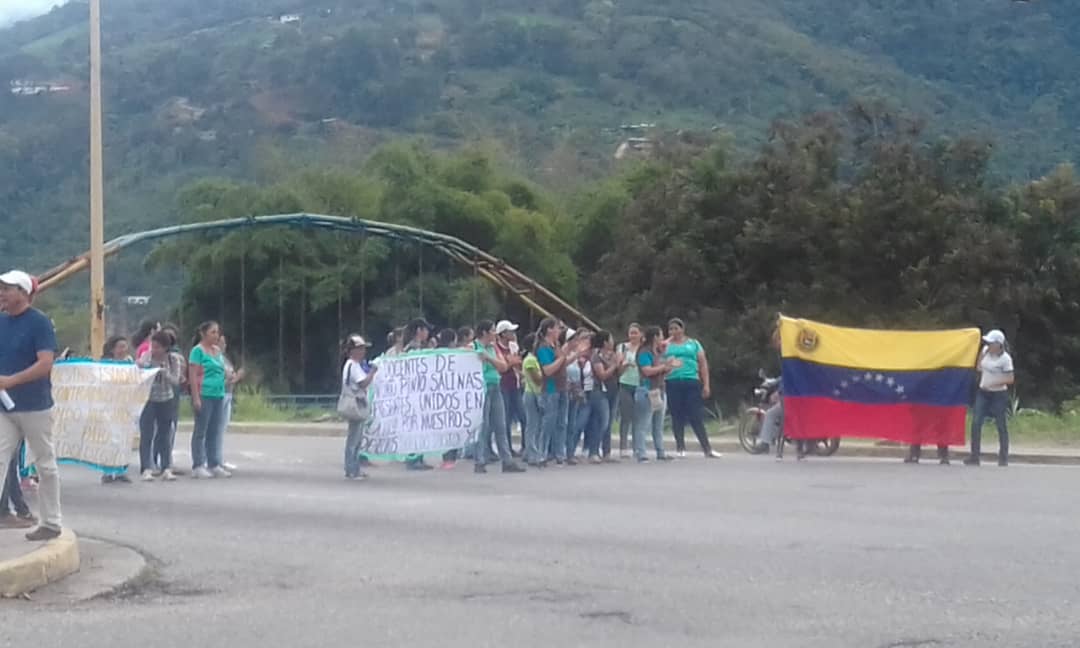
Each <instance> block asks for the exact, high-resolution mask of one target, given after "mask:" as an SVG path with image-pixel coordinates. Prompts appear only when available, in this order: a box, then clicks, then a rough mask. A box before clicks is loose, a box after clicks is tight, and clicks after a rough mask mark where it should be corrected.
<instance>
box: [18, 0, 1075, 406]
mask: <svg viewBox="0 0 1080 648" xmlns="http://www.w3.org/2000/svg"><path fill="white" fill-rule="evenodd" d="M105 4H106V6H105V15H104V25H103V31H104V42H105V69H106V75H105V81H106V83H105V94H106V142H107V148H106V172H107V178H108V186H107V192H106V193H107V211H108V216H107V230H108V233H109V235H110V236H111V235H116V234H121V233H124V232H128V231H133V230H137V229H144V228H146V227H152V226H157V225H164V224H167V223H171V222H176V221H184V220H190V219H210V218H221V217H231V216H237V215H242V214H254V213H278V212H288V211H297V210H308V211H315V212H329V213H334V214H340V215H362V216H367V217H371V218H376V219H380V220H389V221H393V222H401V223H411V224H416V225H419V226H423V227H428V228H431V229H436V230H439V231H446V232H449V233H454V234H457V235H459V236H461V237H462V238H465V239H466V240H468V241H470V242H472V243H474V244H476V245H479V246H480V247H483V248H485V249H490V250H493V251H494V252H495V253H497V254H501V255H503V256H505V257H506V258H507V259H508V260H510V261H511V262H512V263H514V264H515V265H516V266H518V267H520V268H522V269H523V270H525V271H527V272H530V273H532V274H534V275H535V276H537V278H539V279H541V280H542V281H544V282H545V283H548V284H549V285H551V286H552V287H553V288H555V289H557V290H560V291H562V292H564V294H566V295H567V296H569V297H570V298H571V299H574V298H575V297H576V298H577V299H578V302H579V303H580V304H581V305H582V306H583V308H585V310H586V311H588V312H589V313H590V314H592V315H594V316H595V317H597V318H599V319H601V320H602V321H604V322H606V323H608V324H610V325H613V326H622V325H623V324H625V322H626V321H628V320H629V319H646V320H658V319H662V318H664V317H667V316H669V315H672V314H680V315H684V316H686V317H688V318H689V319H690V320H691V322H692V323H693V326H694V327H695V330H696V334H697V335H699V336H701V337H702V338H703V339H704V340H705V341H706V342H707V344H708V346H709V349H710V352H711V353H712V356H713V364H714V367H715V370H716V372H717V384H718V385H720V386H723V388H724V389H725V390H726V393H725V394H724V396H727V397H731V396H733V395H734V394H735V392H736V390H738V389H739V388H741V387H742V386H743V385H744V383H745V382H746V381H747V380H748V379H749V377H750V376H751V375H752V373H753V371H754V370H756V368H757V365H758V364H760V363H762V362H763V361H765V360H767V359H768V353H767V352H765V351H764V340H765V336H766V333H767V328H768V321H769V319H770V318H771V317H772V316H773V315H774V314H775V312H776V311H777V310H784V311H786V312H791V313H794V314H800V315H807V316H811V317H820V318H824V319H829V320H832V321H837V322H841V323H851V324H864V325H890V326H891V325H910V326H935V325H959V324H964V325H969V324H977V325H990V324H994V325H999V326H1002V327H1004V328H1005V329H1006V330H1007V331H1008V332H1009V333H1010V334H1011V335H1013V337H1014V340H1015V342H1016V347H1017V350H1018V351H1019V354H1018V355H1019V356H1020V358H1019V360H1020V361H1019V365H1020V367H1021V368H1022V369H1021V378H1022V380H1021V390H1022V392H1023V393H1025V394H1026V396H1025V398H1027V397H1030V398H1033V399H1035V400H1041V399H1047V400H1052V401H1055V402H1056V401H1060V400H1061V399H1062V398H1065V397H1067V396H1071V395H1072V394H1074V393H1075V392H1076V391H1077V384H1076V383H1077V376H1076V375H1075V373H1074V369H1073V367H1074V366H1076V359H1077V358H1076V356H1077V353H1078V352H1080V349H1078V348H1077V345H1078V343H1077V342H1076V341H1075V340H1076V339H1077V338H1076V337H1075V333H1076V331H1075V330H1074V329H1075V328H1076V325H1075V324H1074V322H1075V321H1076V319H1077V318H1076V314H1077V313H1076V311H1077V308H1078V306H1077V302H1076V301H1075V299H1074V295H1075V294H1076V286H1073V285H1072V284H1073V282H1075V281H1078V280H1077V279H1074V277H1076V276H1077V272H1076V270H1077V268H1076V267H1075V266H1076V265H1077V263H1078V262H1077V261H1076V260H1075V259H1076V258H1077V255H1076V252H1077V251H1078V250H1077V249H1076V245H1077V236H1078V230H1077V227H1076V221H1075V219H1076V210H1077V209H1078V202H1077V200H1078V198H1080V186H1078V182H1077V180H1076V179H1074V178H1073V177H1072V175H1071V171H1070V170H1069V167H1061V168H1060V169H1058V170H1057V171H1054V170H1053V169H1055V167H1056V166H1057V165H1058V164H1059V163H1062V162H1069V161H1070V160H1071V158H1073V157H1074V153H1073V152H1074V151H1075V150H1076V147H1077V144H1078V143H1080V130H1078V129H1077V128H1076V124H1077V123H1078V122H1080V112H1078V108H1077V106H1080V101H1078V99H1080V77H1077V75H1076V74H1075V71H1074V69H1073V68H1074V66H1073V65H1072V62H1073V61H1075V60H1076V58H1077V54H1080V39H1078V37H1077V34H1080V12H1078V11H1077V9H1076V8H1075V7H1073V6H1072V5H1069V4H1067V3H1060V2H1057V3H1055V2H1031V3H1018V2H1008V1H1006V0H1002V1H1001V2H985V0H949V1H948V2H946V1H944V0H927V1H923V2H917V3H896V2H881V1H877V0H873V1H867V2H861V3H857V4H855V5H851V4H850V3H837V2H835V1H833V0H730V1H725V2H716V1H715V0H678V1H675V0H620V1H619V2H612V1H611V0H574V1H568V0H536V1H534V2H527V3H526V2H523V1H522V0H445V1H442V2H437V3H436V2H426V1H423V0H361V1H359V2H355V1H349V2H344V1H334V0H330V1H328V2H323V1H320V2H315V1H314V0H230V1H228V2H223V1H221V0H178V1H176V2H163V1H155V2H144V1H142V0H110V1H109V2H108V3H105ZM282 14H298V15H299V16H300V18H301V20H300V22H299V23H295V22H291V21H283V20H282V19H281V17H282ZM86 38H87V36H86V5H85V4H82V3H77V2H76V3H70V4H67V5H64V6H62V7H59V8H57V9H55V10H54V11H52V12H51V13H49V14H48V15H46V16H42V17H40V18H37V19H35V20H31V21H26V22H24V23H20V24H17V25H15V26H14V27H12V28H9V29H6V30H2V31H0V90H7V87H6V84H7V83H9V82H10V81H29V82H51V83H54V84H60V85H64V86H68V87H69V88H68V89H67V90H65V91H62V92H56V93H45V94H42V95H39V96H16V95H14V94H12V93H10V92H7V91H4V92H0V207H2V208H3V209H2V210H0V225H2V226H3V227H4V232H5V235H4V236H3V237H2V238H0V255H2V256H3V257H4V259H5V262H6V263H8V264H11V265H26V266H29V267H31V268H33V269H37V268H43V267H47V266H50V265H52V264H53V263H55V262H56V261H58V260H59V259H61V258H64V257H66V256H68V255H70V254H73V253H76V252H79V251H81V250H83V249H85V240H86V204H87V200H86V194H87V179H86V167H87V137H86V126H85V125H86V100H87V97H86V94H87V93H86V86H85V79H86V73H87V69H86V67H87V64H86V55H85V52H86ZM879 100H884V101H879ZM849 103H854V105H855V106H856V108H855V109H853V110H852V111H851V112H850V113H847V114H844V115H843V116H838V115H835V114H833V115H827V114H819V111H821V110H823V109H833V110H835V109H836V107H837V106H842V105H848V104H849ZM885 104H888V105H891V106H894V107H895V109H896V110H897V113H896V114H894V113H890V112H888V111H886V110H884V109H883V108H881V106H882V105H885ZM807 114H814V115H817V116H815V117H811V118H809V119H807V120H806V121H804V122H799V121H798V120H799V119H800V116H801V115H807ZM898 114H904V115H910V114H914V115H921V116H923V117H924V118H925V119H926V122H925V123H926V124H927V126H925V127H924V126H922V125H920V124H918V123H915V122H913V121H912V120H910V119H908V118H903V117H900V116H898ZM777 117H780V118H783V119H786V121H781V122H775V118H777ZM639 122H656V123H657V124H658V128H657V132H667V133H672V135H669V136H667V137H665V138H662V139H661V141H660V143H659V145H658V148H657V152H656V155H655V156H654V157H653V158H651V159H650V160H649V161H648V162H645V163H642V164H636V163H630V164H629V166H627V167H623V168H618V167H617V166H616V165H615V163H614V162H613V160H612V154H613V152H614V150H615V148H616V146H617V145H618V144H619V143H620V141H622V140H624V139H625V138H626V137H627V133H626V132H624V131H623V130H622V129H621V128H620V125H621V124H624V123H639ZM677 132H683V133H691V132H693V133H712V135H710V137H709V138H706V139H702V138H700V137H698V136H688V135H685V134H684V135H676V134H674V133H677ZM964 133H973V134H974V135H975V136H976V137H978V138H981V140H978V141H977V140H968V139H962V138H958V134H964ZM403 135H406V136H413V135H420V136H423V137H425V138H427V140H428V146H427V148H422V149H421V148H412V147H402V146H397V145H395V146H391V147H389V148H381V147H382V145H384V144H385V143H386V142H388V141H390V140H398V139H400V138H401V137H402V136H403ZM714 138H715V139H714ZM463 142H467V143H470V144H477V143H480V144H482V146H483V150H484V151H485V153H483V154H481V153H476V152H470V153H463V154H453V155H446V154H443V153H432V152H431V151H432V150H441V151H445V150H448V149H458V148H459V147H460V145H461V143H463ZM983 142H986V143H983ZM990 142H992V143H993V144H994V149H993V154H991V148H990V145H989V143H990ZM375 151H381V152H380V153H378V154H375ZM327 169H330V170H327ZM612 171H615V175H614V176H612V175H611V172H612ZM207 177H212V178H218V179H217V180H213V181H203V182H198V183H196V184H194V185H192V184H191V183H192V182H193V181H195V180H198V179H199V178H207ZM604 178H607V179H606V180H605V179H604ZM1034 178H1041V179H1039V180H1033V179H1034ZM530 182H534V183H536V184H535V185H533V184H530ZM1010 182H1012V183H1020V184H1017V185H1010V184H1008V183H1010ZM594 183H596V184H594ZM1024 183H1026V184H1024ZM184 187H187V188H186V189H183V190H182V191H181V189H182V188H184ZM538 187H544V189H540V188H538ZM178 193H179V199H178V200H174V197H175V196H177V194H178ZM169 205H173V206H172V207H170V206H169ZM152 260H153V261H154V264H153V265H152V268H151V270H152V271H151V272H143V271H142V268H141V267H140V265H139V264H140V263H141V259H139V258H138V256H137V255H128V256H127V257H125V258H122V259H120V260H118V261H117V262H114V263H112V264H111V265H110V267H109V273H108V275H109V282H110V293H111V294H113V295H123V294H148V293H149V292H150V287H149V286H148V285H147V284H148V282H150V281H153V282H155V284H154V286H153V293H154V295H155V298H163V297H167V296H169V295H171V294H175V292H176V291H178V290H179V284H180V283H181V280H182V277H183V273H182V272H179V271H178V270H179V269H180V266H182V269H185V270H186V271H187V273H188V281H187V283H186V288H185V289H184V299H183V303H182V306H181V308H180V309H179V311H178V315H179V316H181V318H182V319H183V320H184V321H185V323H186V324H188V325H190V324H193V323H194V320H195V319H201V318H203V317H207V316H216V317H221V318H223V319H224V320H225V324H226V327H227V328H229V329H230V330H234V331H235V326H236V324H237V323H238V322H239V319H240V314H239V312H238V309H239V308H240V304H244V307H245V309H250V310H248V311H247V312H246V315H247V317H248V318H249V319H250V320H251V321H253V322H257V323H258V324H257V325H253V326H252V327H251V328H247V327H245V329H244V338H245V343H246V347H247V350H248V351H249V352H250V356H251V359H252V360H253V361H254V362H255V363H256V364H258V365H260V366H261V367H262V368H263V369H264V372H263V373H264V376H265V378H266V380H267V381H268V382H276V383H277V386H278V387H279V388H282V389H284V388H291V389H316V388H319V387H320V386H321V385H323V384H324V383H325V382H326V381H327V380H332V377H330V378H328V377H327V374H326V373H325V366H327V365H328V364H329V363H328V362H326V361H327V360H328V359H329V358H330V356H331V355H332V354H333V348H332V346H333V345H332V343H330V342H329V341H330V340H337V339H338V334H339V333H340V331H341V329H343V328H355V327H356V326H357V325H358V324H359V322H358V320H361V319H365V318H361V317H360V306H361V303H363V304H364V305H367V306H368V309H367V318H366V320H367V328H368V331H369V332H381V331H383V330H384V329H385V327H386V326H388V325H389V324H390V323H391V322H395V321H400V320H401V319H402V318H403V317H405V316H407V315H409V314H411V313H414V312H417V311H418V310H420V285H421V283H422V284H423V285H424V286H425V288H424V291H425V300H424V307H423V310H424V311H426V312H427V314H428V315H430V316H431V317H433V318H434V319H436V320H439V321H440V323H442V322H446V323H449V322H455V323H456V322H460V321H461V320H462V319H471V312H472V308H471V304H472V302H473V300H474V297H473V295H474V294H475V295H476V297H475V299H476V301H478V302H486V308H484V307H483V306H484V305H485V304H484V303H481V304H480V306H481V308H479V310H483V311H494V310H504V309H505V308H506V307H505V306H504V304H505V303H510V302H509V301H508V300H506V299H505V296H501V295H492V294H490V293H488V292H487V291H486V290H481V289H479V288H474V286H473V280H472V278H471V277H468V276H466V275H463V274H461V273H460V272H458V271H456V270H453V269H452V268H451V266H449V265H445V261H443V260H442V259H439V258H438V257H434V256H433V257H432V258H431V259H427V258H425V259H424V272H423V281H422V282H421V280H420V278H419V277H418V270H419V265H420V259H419V257H418V253H417V251H416V250H415V249H411V248H408V249H406V248H403V247H400V246H399V247H395V246H393V245H390V244H387V243H385V242H377V241H358V240H338V239H331V238H329V237H327V236H322V235H315V234H312V233H302V234H296V233H289V232H277V231H260V232H247V231H245V232H237V233H233V234H230V235H228V236H227V237H225V238H224V239H222V240H209V239H208V240H198V241H186V242H180V243H178V244H175V245H171V246H168V248H166V249H163V250H161V251H158V252H157V253H156V254H155V255H154V256H153V259H152ZM440 264H444V265H440ZM241 268H242V269H243V272H241ZM241 274H243V276H244V277H245V281H244V286H243V291H241V287H240V285H239V283H238V282H239V281H240V275H241ZM361 286H363V288H362V289H361ZM241 292H243V299H238V297H240V295H241ZM80 297H81V295H80ZM62 298H63V295H62V294H61V295H59V296H57V297H55V298H54V299H58V300H62ZM161 300H162V299H159V301H161ZM73 308H75V307H74V306H73ZM80 310H81V307H77V308H75V310H73V311H71V313H66V312H65V314H64V315H63V317H61V320H62V321H63V322H68V321H70V322H76V321H77V319H78V316H79V313H80ZM510 314H512V315H514V316H515V317H518V318H521V319H524V318H525V317H527V316H528V314H527V313H523V312H510ZM58 323H61V322H60V321H58ZM65 326H66V325H65ZM290 342H291V343H290Z"/></svg>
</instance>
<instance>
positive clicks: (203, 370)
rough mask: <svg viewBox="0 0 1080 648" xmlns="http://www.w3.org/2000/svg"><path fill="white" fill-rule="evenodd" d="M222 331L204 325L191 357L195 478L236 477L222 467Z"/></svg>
mask: <svg viewBox="0 0 1080 648" xmlns="http://www.w3.org/2000/svg"><path fill="white" fill-rule="evenodd" d="M220 338H221V327H219V326H218V323H217V322H203V323H202V324H201V325H199V332H198V334H196V336H195V342H194V345H193V346H192V349H191V354H190V355H189V356H188V383H189V384H190V385H191V406H192V408H193V409H194V410H195V429H194V431H192V433H191V463H192V467H191V476H192V477H193V478H194V479H206V478H208V477H232V474H231V473H230V472H229V471H227V470H225V468H224V466H222V465H221V457H220V456H219V455H218V451H219V449H220V446H219V445H218V442H217V435H218V434H219V433H220V432H221V419H222V416H224V414H225V361H224V359H223V358H222V357H221V350H220V349H219V348H218V346H217V345H218V342H219V341H220Z"/></svg>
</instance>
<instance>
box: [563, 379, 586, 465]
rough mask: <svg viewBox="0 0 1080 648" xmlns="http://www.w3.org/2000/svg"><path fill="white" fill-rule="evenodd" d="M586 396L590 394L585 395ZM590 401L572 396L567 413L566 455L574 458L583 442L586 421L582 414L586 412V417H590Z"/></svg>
mask: <svg viewBox="0 0 1080 648" xmlns="http://www.w3.org/2000/svg"><path fill="white" fill-rule="evenodd" d="M585 396H586V398H587V397H588V394H586V395H585ZM587 406H588V401H584V400H578V399H577V398H570V406H569V410H568V411H567V414H566V456H567V458H572V457H573V456H574V455H575V454H577V447H578V444H579V443H581V435H582V432H583V431H584V427H585V421H584V420H583V417H582V414H583V413H584V414H585V417H584V418H588V414H589V412H588V407H587Z"/></svg>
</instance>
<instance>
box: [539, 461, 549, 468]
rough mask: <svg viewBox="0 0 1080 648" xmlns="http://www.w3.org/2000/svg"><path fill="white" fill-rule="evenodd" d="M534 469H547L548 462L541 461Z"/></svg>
mask: <svg viewBox="0 0 1080 648" xmlns="http://www.w3.org/2000/svg"><path fill="white" fill-rule="evenodd" d="M536 467H537V468H547V467H548V460H547V459H544V460H543V461H541V462H540V463H539V464H537V466H536Z"/></svg>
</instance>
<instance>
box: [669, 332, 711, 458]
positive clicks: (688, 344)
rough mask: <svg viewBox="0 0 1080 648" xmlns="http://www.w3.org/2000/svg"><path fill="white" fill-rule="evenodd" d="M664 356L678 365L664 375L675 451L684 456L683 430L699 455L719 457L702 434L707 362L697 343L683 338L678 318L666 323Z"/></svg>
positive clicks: (707, 395)
mask: <svg viewBox="0 0 1080 648" xmlns="http://www.w3.org/2000/svg"><path fill="white" fill-rule="evenodd" d="M668 336H669V338H668V340H667V349H666V351H665V353H666V354H667V356H668V357H669V358H673V359H675V360H677V361H678V364H677V366H676V368H675V369H673V370H672V371H671V373H669V374H668V375H667V403H668V408H669V409H670V410H671V431H672V432H673V433H674V434H675V450H676V452H678V453H679V456H680V457H684V456H686V439H685V437H684V434H685V430H686V426H687V425H689V426H690V427H691V428H692V429H693V430H694V435H695V436H697V440H698V443H699V444H700V445H701V450H702V452H704V453H705V456H706V457H708V458H716V457H719V456H720V454H719V453H717V452H713V449H712V446H711V445H710V444H709V435H708V434H707V433H706V432H705V399H706V398H708V397H709V396H710V394H711V392H712V389H711V387H710V384H709V362H708V360H707V359H706V358H705V349H704V348H703V347H702V346H701V343H700V342H698V341H697V340H695V339H692V338H689V337H687V336H686V325H685V324H684V323H683V321H682V320H681V319H679V318H674V319H672V320H671V321H670V322H668Z"/></svg>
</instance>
